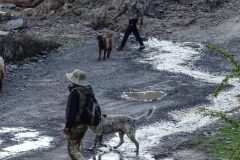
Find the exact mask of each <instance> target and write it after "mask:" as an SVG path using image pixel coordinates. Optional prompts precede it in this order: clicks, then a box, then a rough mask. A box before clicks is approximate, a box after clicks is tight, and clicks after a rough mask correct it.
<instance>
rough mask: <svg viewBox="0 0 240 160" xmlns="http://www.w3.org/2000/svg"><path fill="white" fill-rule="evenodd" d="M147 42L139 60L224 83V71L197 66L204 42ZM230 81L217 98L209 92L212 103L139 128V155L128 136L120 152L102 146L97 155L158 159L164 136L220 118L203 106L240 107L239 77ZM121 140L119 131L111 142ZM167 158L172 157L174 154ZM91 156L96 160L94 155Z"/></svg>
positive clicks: (112, 159) (108, 159)
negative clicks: (154, 149) (204, 112)
mask: <svg viewBox="0 0 240 160" xmlns="http://www.w3.org/2000/svg"><path fill="white" fill-rule="evenodd" d="M146 46H147V48H146V50H148V54H145V55H144V58H141V59H138V62H140V63H148V64H150V65H152V66H153V67H154V68H156V69H157V70H160V71H168V72H172V73H180V74H185V75H188V76H191V77H193V78H195V79H198V80H202V81H204V82H209V83H215V84H218V83H220V82H221V81H222V79H223V78H224V76H222V75H213V74H211V73H207V72H204V71H201V70H199V68H198V69H197V68H195V67H194V65H193V62H194V60H197V59H198V58H200V55H201V54H202V53H201V48H202V47H203V46H202V45H201V44H195V43H191V45H189V43H173V42H170V41H159V40H157V39H154V38H153V39H150V40H149V41H148V42H147V43H146ZM229 83H230V84H231V85H233V86H234V87H233V88H231V89H229V90H226V91H222V92H221V93H220V94H219V96H218V97H217V98H213V97H212V96H211V95H209V97H208V99H209V100H210V101H211V103H210V104H208V105H199V106H196V107H195V108H191V109H187V110H178V111H173V112H170V113H169V114H170V115H171V116H172V117H173V118H174V119H175V120H176V122H175V123H172V122H159V123H154V124H151V125H149V126H145V127H141V128H139V129H137V131H136V139H137V140H138V141H139V143H140V152H139V156H136V154H135V152H134V150H135V145H134V144H133V143H132V142H131V141H130V140H129V139H128V138H127V137H126V136H125V137H124V139H125V142H124V143H123V145H122V146H121V147H119V148H118V153H115V152H112V151H110V150H107V149H106V148H105V149H104V148H101V149H102V150H104V151H103V152H99V153H98V156H97V157H100V160H115V159H116V160H154V158H153V155H152V153H151V148H152V147H154V146H158V145H161V139H162V138H163V137H165V136H168V135H171V134H177V133H182V132H185V133H192V132H194V131H196V130H198V129H199V128H201V127H203V126H206V125H208V124H211V123H212V122H214V121H215V120H216V119H210V118H209V117H203V116H202V115H200V114H198V113H197V111H198V109H199V108H207V109H213V110H216V111H223V112H224V111H231V110H233V109H235V108H238V107H239V97H238V95H239V93H240V85H239V80H238V79H232V80H231V81H230V82H229ZM128 95H129V94H126V93H125V94H123V97H125V98H129V97H130V98H132V97H134V98H135V97H136V96H135V94H134V96H128ZM130 95H132V94H130ZM118 142H119V137H118V134H116V136H115V137H113V138H112V139H111V140H110V141H109V142H108V144H109V145H111V146H115V145H116V144H118ZM166 159H169V160H170V159H171V158H166ZM91 160H94V158H93V159H91Z"/></svg>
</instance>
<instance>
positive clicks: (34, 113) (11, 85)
mask: <svg viewBox="0 0 240 160" xmlns="http://www.w3.org/2000/svg"><path fill="white" fill-rule="evenodd" d="M121 2H122V1H116V0H113V1H107V0H101V1H94V0H90V1H75V2H73V5H72V7H71V8H69V9H68V10H64V9H63V8H62V4H61V3H58V2H57V1H44V2H43V3H42V4H40V5H39V6H37V7H36V8H33V9H24V8H19V7H16V6H12V5H10V6H8V7H6V6H5V7H2V8H1V5H0V9H1V11H3V12H5V13H4V14H5V15H4V16H2V17H3V18H2V17H0V28H1V30H2V31H4V32H0V34H1V36H3V34H5V33H6V32H8V33H10V34H14V35H16V34H17V35H27V36H31V37H37V38H41V39H44V40H51V41H54V42H57V43H60V44H62V45H63V48H60V49H59V50H57V51H53V52H51V54H48V55H46V54H41V55H39V56H38V57H34V58H30V59H28V60H25V61H21V62H15V63H12V62H11V63H9V64H8V65H7V71H8V72H7V73H8V74H7V78H6V82H5V87H4V90H3V91H2V93H0V104H1V105H0V106H1V107H0V110H1V113H2V116H1V118H0V119H1V122H0V124H1V126H11V127H12V126H24V127H26V128H34V129H37V130H40V131H42V132H44V133H45V134H47V135H49V136H52V137H56V138H55V139H54V142H53V146H54V147H53V148H51V149H46V150H41V151H35V152H27V153H24V154H23V155H19V156H17V157H14V156H13V157H10V159H32V160H34V159H46V160H47V159H52V160H55V159H56V160H57V159H67V154H66V144H65V142H64V135H63V134H62V132H61V129H62V127H63V124H64V107H65V102H66V99H65V98H66V96H67V93H66V86H67V84H68V82H67V80H66V79H65V77H64V73H65V72H67V71H71V70H72V69H75V68H81V69H83V70H85V71H86V72H87V73H88V79H89V81H90V82H91V84H93V87H94V88H95V91H96V94H97V97H98V98H99V99H101V102H100V103H101V104H102V106H103V110H104V112H106V113H108V114H112V113H114V112H115V111H116V108H117V111H118V113H123V114H130V115H134V116H136V115H139V114H141V113H142V112H144V111H145V110H146V109H148V108H149V107H151V106H158V109H157V112H156V114H155V115H154V117H153V119H152V121H150V122H146V124H145V123H144V124H142V125H148V124H150V123H153V121H158V122H160V121H162V120H163V121H172V119H171V117H169V115H168V114H167V113H168V112H171V111H174V110H179V109H183V108H182V106H184V108H191V107H192V106H196V105H198V104H203V103H208V100H207V99H206V97H207V96H208V95H209V94H210V93H211V92H212V91H213V89H214V84H211V83H205V82H201V81H198V80H195V79H192V78H189V77H188V76H186V75H179V74H175V73H169V72H164V71H161V72H159V71H156V70H154V69H152V68H151V67H150V66H149V65H142V64H139V63H136V62H135V61H134V59H136V58H138V57H139V56H141V55H142V54H145V53H146V54H147V52H143V53H138V52H135V51H133V50H131V48H130V49H129V48H127V49H126V50H125V51H123V52H120V53H119V52H116V51H115V50H114V51H113V54H112V58H111V59H110V60H109V61H106V62H98V61H97V53H96V51H97V46H96V41H95V36H96V35H97V34H98V33H108V32H111V33H113V34H114V36H115V40H116V43H115V45H117V44H118V43H119V38H120V36H119V35H120V34H119V33H122V32H123V31H124V28H125V26H126V24H127V20H126V18H125V17H124V16H123V17H122V18H121V19H120V20H119V21H118V22H117V23H115V22H113V21H112V18H113V16H112V15H114V14H115V13H116V12H117V8H118V7H119V5H120V4H121ZM239 12H240V2H239V1H238V0H199V1H195V2H193V1H190V0H164V1H154V0H148V1H147V2H146V8H145V12H144V13H145V19H144V26H143V28H142V29H141V34H142V35H143V36H144V37H145V39H149V38H151V37H156V38H159V39H160V40H171V41H176V42H185V41H189V42H200V43H206V42H210V43H215V44H218V45H220V46H221V47H223V48H225V49H227V50H229V51H231V52H232V53H234V54H235V55H236V56H237V57H238V58H240V56H239V54H238V51H239V41H240V39H239V35H240V30H239V28H240V17H239ZM6 13H9V14H7V15H6ZM1 15H3V14H2V13H1ZM16 19H17V20H18V21H17V22H13V23H14V25H12V23H10V24H9V22H10V21H11V20H16ZM16 23H17V24H16ZM15 24H16V25H17V26H15ZM11 27H14V28H11ZM15 27H16V28H15ZM1 38H2V37H0V39H1ZM1 40H2V39H1ZM131 42H132V40H131ZM133 42H134V41H133ZM27 43H28V42H27ZM131 44H132V43H131ZM93 46H94V47H93ZM29 50H31V48H29ZM0 51H1V48H0ZM2 51H3V50H2ZM40 52H41V51H40ZM44 53H45V51H44ZM0 55H2V53H1V54H0ZM209 55H210V53H206V54H205V55H204V56H203V57H202V58H201V60H199V61H197V62H196V63H195V65H196V66H197V67H199V68H202V69H206V70H208V71H210V72H218V73H219V72H222V71H226V72H227V71H230V70H231V67H230V66H229V65H226V63H222V62H221V60H222V58H219V57H218V56H217V55H214V56H212V55H211V56H209ZM142 56H143V55H142ZM72 57H76V58H74V59H73V58H72ZM213 63H217V64H218V65H217V66H214V65H213ZM143 75H144V76H143ZM156 75H157V76H156ZM16 77H18V78H17V79H16ZM169 77H171V78H169ZM159 79H160V80H161V81H159ZM169 79H170V81H169ZM165 81H166V84H162V82H165ZM186 85H187V88H185V86H186ZM149 86H155V87H157V89H159V90H164V92H166V93H167V94H168V96H166V98H165V99H162V100H161V101H157V102H150V103H147V104H146V103H143V102H134V101H133V102H132V101H127V100H124V99H121V96H120V95H121V93H122V92H123V91H131V90H134V89H139V90H140V89H143V88H145V89H148V88H149ZM166 86H168V88H166ZM163 88H165V89H163ZM193 93H194V94H193ZM195 97H199V98H198V99H197V100H196V99H195ZM23 99H24V101H23ZM183 99H184V100H183ZM176 100H180V101H176ZM116 106H117V107H116ZM56 108H58V109H56ZM129 108H130V109H131V110H132V111H131V112H128V110H129ZM136 108H137V109H136ZM56 111H57V112H56ZM19 120H20V121H19ZM210 128H211V127H210ZM207 130H208V129H207ZM0 133H1V132H0ZM3 137H6V138H8V137H9V135H8V134H5V135H4V136H3ZM195 137H196V136H195V134H187V133H178V134H174V135H171V136H167V137H165V138H163V140H162V142H161V145H160V144H159V145H156V146H155V147H152V148H151V152H152V155H153V156H154V158H155V159H164V158H172V159H189V160H190V159H194V160H197V159H199V160H200V159H202V160H206V159H211V158H209V157H207V155H205V154H204V153H203V152H202V151H201V148H200V149H199V148H198V147H195V146H197V145H196V144H197V143H198V140H196V139H195ZM189 139H190V140H191V141H190V142H189ZM91 141H92V135H91V134H90V133H89V136H87V137H86V139H85V145H86V147H89V146H90V144H91ZM191 142H192V143H191ZM11 143H13V142H11ZM0 144H1V143H0ZM4 145H7V144H4ZM86 156H87V157H89V158H90V157H92V153H88V152H87V153H86ZM125 159H126V158H125ZM102 160H104V159H102Z"/></svg>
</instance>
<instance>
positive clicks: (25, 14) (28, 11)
mask: <svg viewBox="0 0 240 160" xmlns="http://www.w3.org/2000/svg"><path fill="white" fill-rule="evenodd" d="M36 14H37V11H36V10H35V9H34V8H26V9H23V10H22V17H23V18H30V17H33V16H35V15H36Z"/></svg>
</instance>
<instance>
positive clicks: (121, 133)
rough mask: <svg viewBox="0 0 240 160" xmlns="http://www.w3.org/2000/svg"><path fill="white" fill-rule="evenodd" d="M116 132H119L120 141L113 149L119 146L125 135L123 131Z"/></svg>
mask: <svg viewBox="0 0 240 160" xmlns="http://www.w3.org/2000/svg"><path fill="white" fill-rule="evenodd" d="M118 133H119V138H120V142H119V143H118V145H117V146H114V147H113V149H117V148H118V147H120V146H121V145H122V144H123V142H124V135H125V133H124V132H123V131H120V132H118Z"/></svg>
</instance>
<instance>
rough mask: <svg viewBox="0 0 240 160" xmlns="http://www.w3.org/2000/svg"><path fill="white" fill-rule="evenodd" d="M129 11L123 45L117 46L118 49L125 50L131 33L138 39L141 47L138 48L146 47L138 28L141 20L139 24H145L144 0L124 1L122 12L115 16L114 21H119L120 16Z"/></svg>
mask: <svg viewBox="0 0 240 160" xmlns="http://www.w3.org/2000/svg"><path fill="white" fill-rule="evenodd" d="M126 12H127V16H128V20H129V23H128V27H127V29H126V30H125V33H124V37H123V40H122V42H121V45H120V46H119V47H117V50H118V51H121V50H123V47H124V46H125V43H126V42H127V40H128V37H129V36H130V34H131V33H133V35H134V36H135V38H136V40H137V41H138V42H139V44H140V47H139V49H138V50H143V49H145V46H144V44H143V40H142V38H141V37H140V34H139V31H138V29H137V23H138V21H139V22H140V23H139V25H140V27H142V25H143V1H142V0H125V2H124V3H123V6H122V9H120V12H119V13H118V14H117V15H116V16H115V18H114V21H117V19H118V17H120V16H121V15H122V14H124V13H126Z"/></svg>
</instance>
